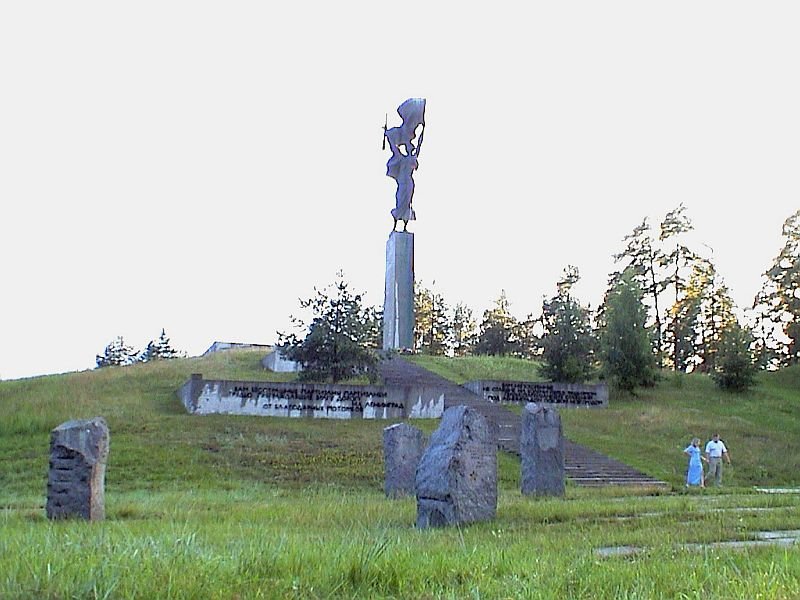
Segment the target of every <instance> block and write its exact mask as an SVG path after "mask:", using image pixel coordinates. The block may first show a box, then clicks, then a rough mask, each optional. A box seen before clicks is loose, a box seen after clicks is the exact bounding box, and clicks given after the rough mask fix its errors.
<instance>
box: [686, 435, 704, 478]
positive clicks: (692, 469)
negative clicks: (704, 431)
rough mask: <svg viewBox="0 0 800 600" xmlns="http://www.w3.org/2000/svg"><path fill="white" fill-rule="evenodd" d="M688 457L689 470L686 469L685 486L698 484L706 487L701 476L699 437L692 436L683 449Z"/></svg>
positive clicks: (701, 455)
mask: <svg viewBox="0 0 800 600" xmlns="http://www.w3.org/2000/svg"><path fill="white" fill-rule="evenodd" d="M683 453H684V454H685V455H686V456H688V457H689V470H688V471H686V487H689V486H690V485H699V486H700V487H702V488H704V487H706V483H705V480H704V478H703V462H702V461H703V460H705V459H704V458H703V453H702V452H701V451H700V438H692V443H691V444H689V446H688V447H687V448H686V450H684V451H683Z"/></svg>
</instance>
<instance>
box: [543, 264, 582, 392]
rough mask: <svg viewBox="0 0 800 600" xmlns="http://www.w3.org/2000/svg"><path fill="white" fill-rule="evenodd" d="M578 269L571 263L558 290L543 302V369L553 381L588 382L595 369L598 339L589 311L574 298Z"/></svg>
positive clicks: (546, 375) (544, 374)
mask: <svg viewBox="0 0 800 600" xmlns="http://www.w3.org/2000/svg"><path fill="white" fill-rule="evenodd" d="M579 279H580V274H579V273H578V269H577V268H576V267H573V266H568V267H567V268H566V269H565V270H564V275H563V277H562V278H561V280H560V281H559V282H558V285H557V287H558V293H557V294H556V295H555V296H554V297H553V298H551V299H550V300H545V301H544V303H543V304H542V326H543V328H544V335H543V336H542V347H543V352H542V364H541V366H540V372H541V374H542V375H543V376H545V377H547V378H548V379H549V380H551V381H559V382H566V383H576V382H581V381H586V380H587V379H588V378H589V377H590V376H591V374H592V371H593V364H592V363H593V360H594V346H595V340H594V336H593V332H592V325H591V319H590V313H589V310H588V309H585V308H583V307H582V306H581V305H580V304H579V303H578V301H577V300H576V299H575V298H573V297H572V295H571V293H570V292H571V289H572V286H573V285H574V284H575V283H577V282H578V280H579Z"/></svg>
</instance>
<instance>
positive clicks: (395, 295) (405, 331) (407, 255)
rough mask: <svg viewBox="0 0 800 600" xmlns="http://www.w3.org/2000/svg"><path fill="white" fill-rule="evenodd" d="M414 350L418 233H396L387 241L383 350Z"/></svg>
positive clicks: (390, 235)
mask: <svg viewBox="0 0 800 600" xmlns="http://www.w3.org/2000/svg"><path fill="white" fill-rule="evenodd" d="M413 347H414V234H413V233H409V232H406V231H393V232H392V233H390V234H389V240H388V241H387V242H386V288H385V295H384V301H383V349H384V350H403V349H412V348H413Z"/></svg>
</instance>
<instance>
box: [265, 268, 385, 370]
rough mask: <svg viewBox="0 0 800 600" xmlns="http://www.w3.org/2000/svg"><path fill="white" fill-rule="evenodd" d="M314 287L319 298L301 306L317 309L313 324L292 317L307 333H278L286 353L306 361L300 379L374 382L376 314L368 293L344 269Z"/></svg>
mask: <svg viewBox="0 0 800 600" xmlns="http://www.w3.org/2000/svg"><path fill="white" fill-rule="evenodd" d="M314 291H315V293H316V294H315V296H314V297H312V298H309V299H308V300H301V301H300V307H301V308H302V309H307V310H309V311H310V312H311V315H312V317H313V318H312V320H311V323H310V324H308V325H306V324H305V323H304V322H303V321H302V320H301V319H298V318H294V317H293V318H292V320H293V322H294V323H295V325H296V327H297V329H298V331H299V332H300V333H304V334H305V335H304V336H303V337H301V336H300V335H298V333H290V334H285V333H281V332H278V346H279V347H280V349H281V353H282V354H283V355H284V356H286V358H288V359H289V360H293V361H296V362H298V363H300V364H301V365H302V370H301V372H300V374H299V378H300V379H301V380H304V381H326V380H330V381H332V382H333V383H337V382H339V381H341V380H343V379H346V378H349V377H356V376H360V375H367V376H368V377H369V378H370V379H371V380H374V379H375V378H376V377H377V372H376V365H377V361H378V357H377V353H376V352H375V350H374V349H373V345H374V342H375V331H374V330H375V325H374V315H375V314H376V312H375V311H374V310H370V309H368V308H364V307H363V306H362V304H361V302H362V298H363V295H362V294H354V293H352V292H351V291H350V289H349V287H348V284H347V283H346V282H345V280H344V274H343V273H342V272H341V271H340V272H339V273H337V279H336V281H335V282H334V283H333V284H332V285H330V286H327V287H325V288H323V289H322V290H319V289H317V288H314Z"/></svg>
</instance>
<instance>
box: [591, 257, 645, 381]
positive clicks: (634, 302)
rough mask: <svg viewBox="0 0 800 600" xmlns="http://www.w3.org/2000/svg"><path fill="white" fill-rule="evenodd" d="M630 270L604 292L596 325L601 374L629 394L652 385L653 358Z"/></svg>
mask: <svg viewBox="0 0 800 600" xmlns="http://www.w3.org/2000/svg"><path fill="white" fill-rule="evenodd" d="M641 297H642V292H641V288H640V287H639V283H638V282H637V280H636V278H635V274H634V273H633V271H632V270H631V269H627V270H626V271H624V272H623V273H622V274H621V276H620V277H619V279H618V281H616V282H615V283H614V285H613V287H611V288H610V289H609V290H608V292H607V293H606V298H605V302H604V305H603V311H602V314H603V317H602V323H601V326H600V340H599V342H600V356H601V361H602V365H603V367H602V368H603V372H604V373H605V375H606V377H607V378H608V379H609V380H611V381H612V382H613V383H614V385H616V386H617V387H618V388H619V389H621V390H625V391H628V392H633V391H634V390H635V389H636V388H637V387H640V386H650V385H652V384H653V383H654V382H655V366H656V363H655V355H654V354H653V348H652V345H651V340H650V333H649V332H648V331H647V326H646V323H647V308H646V307H645V306H644V305H643V304H642V301H641Z"/></svg>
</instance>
